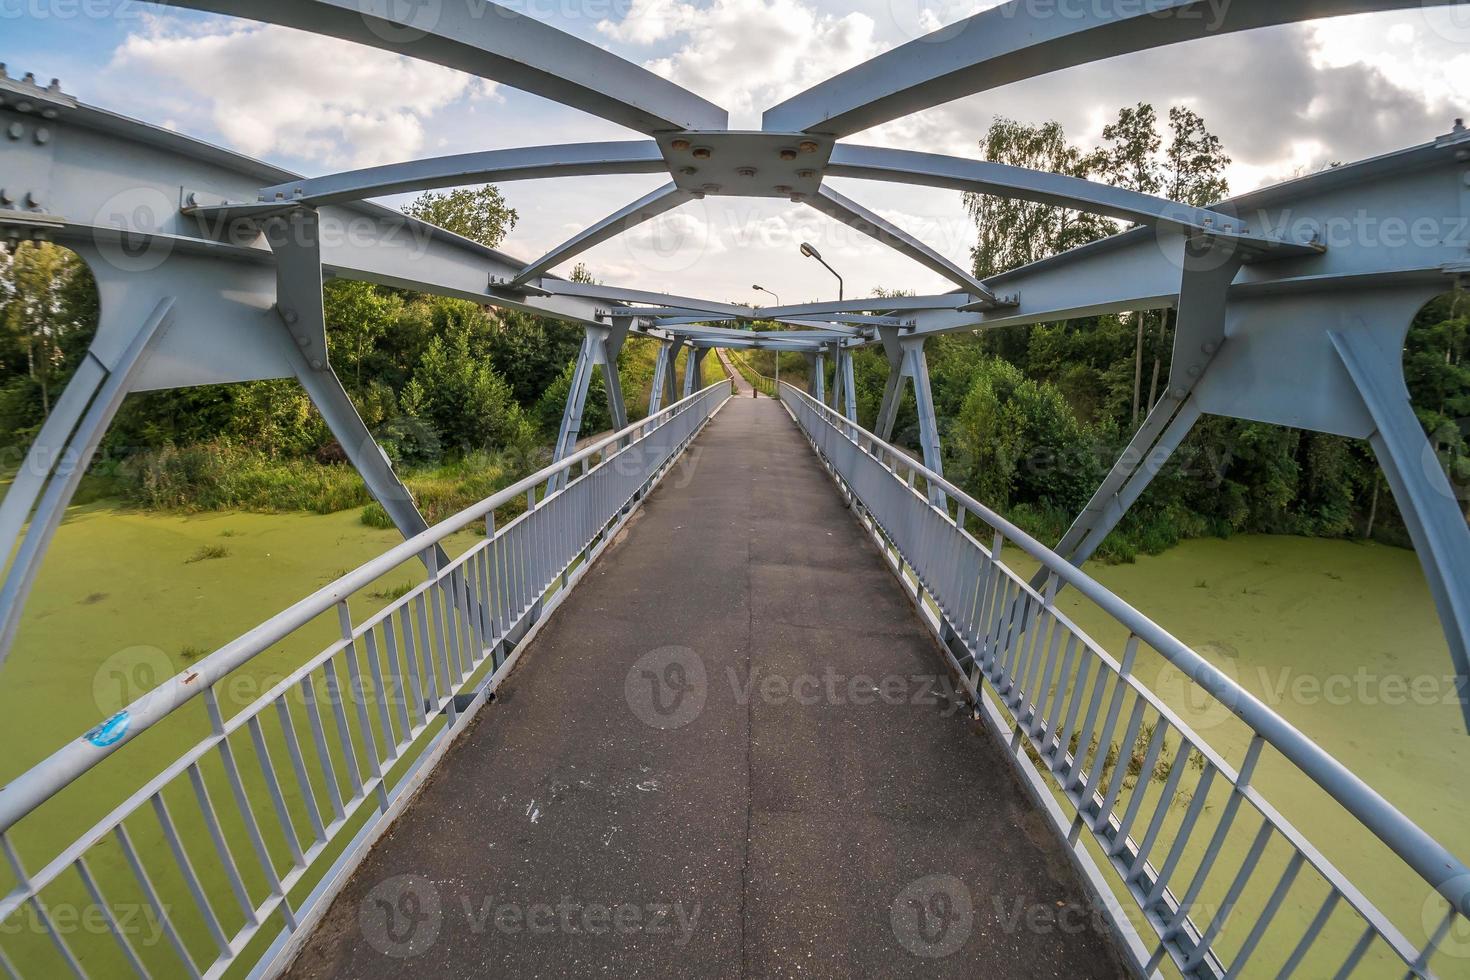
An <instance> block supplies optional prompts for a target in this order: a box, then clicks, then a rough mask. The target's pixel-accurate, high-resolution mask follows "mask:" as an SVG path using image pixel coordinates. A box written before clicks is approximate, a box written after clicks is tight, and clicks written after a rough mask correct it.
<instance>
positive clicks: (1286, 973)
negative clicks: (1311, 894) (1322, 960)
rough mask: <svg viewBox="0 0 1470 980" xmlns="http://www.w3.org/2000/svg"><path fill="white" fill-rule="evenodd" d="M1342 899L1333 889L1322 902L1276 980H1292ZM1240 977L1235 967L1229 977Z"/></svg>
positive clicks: (1339, 893)
mask: <svg viewBox="0 0 1470 980" xmlns="http://www.w3.org/2000/svg"><path fill="white" fill-rule="evenodd" d="M1341 898H1342V892H1339V891H1338V890H1337V889H1336V888H1333V889H1332V891H1330V892H1328V893H1327V897H1326V898H1325V899H1323V900H1322V904H1321V906H1319V907H1318V909H1317V914H1316V915H1314V916H1312V921H1311V922H1310V923H1308V924H1307V930H1306V932H1304V933H1302V938H1301V941H1300V942H1298V943H1297V944H1296V946H1295V947H1294V948H1293V949H1292V951H1291V955H1290V956H1288V957H1287V958H1286V962H1285V963H1283V964H1281V969H1280V970H1279V971H1277V973H1276V980H1290V977H1291V976H1292V975H1293V974H1295V973H1296V968H1297V967H1299V966H1301V963H1302V960H1303V959H1305V958H1306V955H1307V952H1308V951H1309V950H1310V949H1311V948H1312V944H1313V943H1315V942H1316V941H1317V936H1318V935H1320V934H1321V932H1322V929H1323V928H1324V927H1325V926H1326V925H1327V920H1328V919H1330V918H1332V913H1333V911H1334V910H1335V909H1336V908H1337V903H1338V900H1339V899H1341ZM1236 959H1239V957H1238V956H1237V957H1236ZM1239 975H1240V973H1239V971H1238V970H1236V969H1235V968H1234V967H1233V966H1232V968H1231V972H1230V973H1228V974H1227V976H1239Z"/></svg>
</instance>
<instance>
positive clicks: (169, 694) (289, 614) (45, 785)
mask: <svg viewBox="0 0 1470 980" xmlns="http://www.w3.org/2000/svg"><path fill="white" fill-rule="evenodd" d="M728 384H730V380H729V379H728V378H726V379H723V380H721V381H717V382H715V383H714V384H712V385H709V386H708V387H706V388H702V389H700V390H699V391H697V392H695V393H694V394H692V395H689V396H688V397H687V398H682V399H680V400H679V401H677V402H674V403H673V404H672V405H670V406H668V407H667V408H664V409H662V410H661V411H659V412H657V413H655V414H654V415H650V416H648V417H646V418H643V419H640V420H638V421H637V422H634V423H632V424H631V425H628V426H626V427H625V428H622V429H619V430H618V431H617V432H614V433H612V434H610V435H608V436H606V437H604V438H602V439H600V440H598V441H597V442H595V443H592V444H591V445H589V446H586V447H585V448H583V449H580V450H578V451H577V452H575V453H572V454H571V455H570V456H567V457H566V458H564V459H561V460H558V461H556V462H554V463H551V464H550V465H548V466H545V467H543V468H542V469H540V470H537V471H536V472H535V473H533V474H531V475H530V476H527V477H524V478H522V479H520V480H518V481H516V482H515V483H513V484H511V485H510V486H508V487H505V488H504V489H502V490H498V491H496V492H495V493H493V494H491V495H490V496H489V497H486V498H485V499H484V500H481V501H479V502H478V503H475V504H471V505H470V506H468V507H466V508H465V509H463V510H461V511H459V512H458V513H456V514H453V515H451V516H450V517H447V518H445V519H444V520H442V521H440V522H439V523H438V524H435V525H434V526H432V527H430V528H429V529H428V530H425V531H423V532H421V533H419V534H416V535H414V536H413V537H412V538H409V539H408V540H406V541H404V542H402V543H401V544H398V545H395V546H394V547H392V548H390V549H389V550H387V551H385V552H383V553H382V554H381V555H378V556H377V557H375V558H371V559H369V560H368V561H366V562H364V563H363V564H361V565H359V566H358V567H357V568H355V569H353V570H351V571H349V572H347V573H346V574H344V575H341V576H339V577H338V578H336V579H335V580H333V581H332V582H330V583H328V584H327V585H325V586H323V587H322V588H320V589H318V590H317V591H315V592H313V593H311V594H310V595H308V596H306V597H305V598H302V599H300V600H298V601H297V602H295V603H293V604H292V605H290V606H288V607H286V608H285V609H283V610H281V611H280V612H278V613H276V614H275V615H274V616H272V617H270V618H269V619H267V620H265V621H264V622H263V623H261V624H259V625H258V626H255V627H253V628H252V629H250V630H248V631H246V632H245V633H242V634H241V635H240V636H238V637H236V638H235V639H233V640H231V641H230V642H228V643H226V644H225V645H224V646H222V647H220V648H219V649H217V650H215V651H214V652H213V653H210V654H209V655H208V656H206V657H204V658H202V659H201V660H199V662H198V663H196V664H194V665H193V666H191V667H189V668H188V669H187V670H184V671H181V672H180V673H179V674H176V675H175V676H174V677H173V678H171V679H170V680H168V681H166V682H164V683H163V684H160V685H159V686H158V687H156V688H154V689H153V690H151V691H149V692H148V693H147V694H144V695H143V696H142V697H140V698H138V699H137V700H135V701H133V702H132V703H131V704H129V705H128V706H127V707H126V708H124V709H123V711H124V712H126V713H127V718H128V726H127V730H126V732H125V734H124V736H123V737H122V738H120V739H118V740H117V741H116V742H113V743H111V744H109V745H94V744H92V743H91V742H88V741H86V740H85V739H84V738H77V739H73V740H72V741H70V742H68V743H66V744H65V745H63V746H62V747H61V748H59V749H57V750H56V751H55V752H53V753H52V754H51V755H49V756H47V757H46V758H45V759H43V760H41V761H40V762H38V763H36V764H35V765H34V766H31V767H30V768H29V769H27V770H26V771H25V772H24V773H22V774H20V775H19V776H17V777H16V778H15V779H14V780H12V781H11V782H10V783H8V784H6V785H4V786H0V833H4V832H5V831H7V830H9V829H10V828H11V827H13V826H14V825H15V824H16V823H17V822H19V821H20V820H22V819H24V818H25V817H26V816H27V815H28V814H30V813H31V812H32V811H34V810H35V809H36V808H37V807H39V806H40V805H41V804H43V803H45V802H46V801H47V800H49V799H50V798H51V797H53V796H55V795H56V794H57V793H58V792H60V791H61V790H62V789H64V788H65V787H66V786H68V785H70V784H71V783H72V782H73V781H74V780H76V779H77V778H78V777H80V776H81V775H83V774H84V773H86V772H87V771H89V770H90V769H92V768H93V767H94V766H96V765H98V764H99V763H101V762H102V760H104V759H106V758H108V757H109V756H111V755H112V754H113V753H114V752H116V751H117V750H118V749H120V748H122V747H123V746H124V745H126V744H128V743H129V742H131V741H133V739H135V738H136V737H137V736H138V735H139V734H140V733H142V732H144V731H146V730H148V729H149V728H151V727H152V726H153V725H154V724H155V723H157V722H158V721H159V720H160V719H162V718H165V717H167V716H168V715H169V714H171V713H172V712H173V711H174V710H175V709H177V708H178V707H179V706H180V705H182V704H184V703H185V702H186V701H190V700H192V699H193V698H195V697H198V696H199V695H200V694H202V693H203V692H204V691H206V690H208V689H209V688H210V687H211V686H213V685H214V684H215V683H217V682H218V681H219V680H221V679H222V678H224V677H226V676H228V675H229V674H230V673H231V672H232V671H234V670H236V669H238V668H239V667H241V666H243V665H244V664H245V663H247V662H249V661H250V660H251V659H252V658H254V657H255V656H257V655H258V654H259V653H260V652H261V651H262V650H265V649H267V648H269V647H270V646H271V645H272V644H274V643H276V642H278V641H280V640H282V639H284V638H285V637H287V636H289V635H290V634H291V633H293V632H295V631H296V630H297V629H299V628H301V627H302V626H304V625H306V624H307V623H309V622H310V621H311V620H313V619H315V618H316V617H317V616H320V615H321V614H323V613H325V612H327V611H328V610H330V609H331V608H332V607H334V606H336V605H337V604H338V603H340V602H342V601H343V600H345V599H347V598H348V597H350V596H351V595H353V594H354V593H355V592H357V591H358V590H359V589H361V588H362V587H363V586H366V585H368V584H370V583H371V582H373V581H374V580H376V579H377V578H379V577H380V576H382V575H383V574H384V573H386V572H389V571H391V570H393V569H394V568H397V567H398V566H399V565H401V564H403V563H404V562H405V561H409V560H411V559H413V558H415V557H416V556H418V555H420V554H422V553H423V552H425V551H426V550H428V549H429V548H432V547H434V546H435V545H437V544H438V543H439V542H440V541H442V540H443V539H444V538H446V537H448V536H449V535H451V534H453V533H455V532H456V531H460V530H462V529H464V528H465V527H468V526H469V525H470V524H473V523H474V522H475V521H478V520H480V519H482V518H484V516H485V515H486V514H488V513H490V512H491V511H494V510H496V509H497V508H500V507H504V506H505V505H507V504H509V503H511V502H512V501H514V500H515V499H516V498H517V497H519V496H521V495H523V494H525V493H527V492H529V491H531V490H534V489H535V488H536V487H538V486H541V485H543V484H545V483H546V482H547V481H548V480H550V479H551V477H553V476H555V475H557V474H560V473H563V472H567V471H569V470H571V469H572V468H573V467H575V466H580V465H581V464H582V463H583V461H584V460H587V459H589V458H591V457H592V456H595V455H597V454H599V453H600V452H602V451H603V450H604V449H606V448H607V447H608V446H612V445H615V444H616V443H618V442H619V441H621V440H622V439H625V438H627V437H628V436H630V435H633V434H634V433H640V430H645V429H648V427H649V423H651V422H654V421H655V420H662V421H659V422H658V424H657V425H655V426H653V428H654V429H657V428H659V427H660V426H661V425H662V424H663V422H666V421H668V420H669V419H671V418H673V417H674V416H675V415H677V414H679V413H681V412H683V411H685V410H686V409H688V408H689V407H690V406H692V405H693V403H694V402H695V401H696V400H697V399H699V398H701V397H703V396H704V395H706V394H708V393H709V392H711V391H713V390H714V389H715V388H718V387H720V386H721V385H728ZM646 434H647V433H646V432H641V433H640V434H639V435H638V437H637V439H635V440H634V441H633V442H631V443H630V444H629V445H627V446H624V447H622V448H621V449H619V450H618V452H617V453H613V454H611V456H609V457H606V458H612V456H616V455H618V454H620V453H622V452H626V451H628V450H630V449H632V448H633V446H635V445H637V444H638V439H641V438H643V436H644V435H646ZM563 492H565V488H562V489H558V490H557V491H555V492H553V493H551V494H548V495H547V498H546V499H551V498H552V497H555V496H557V495H559V494H561V493H563ZM446 570H447V569H445V570H441V572H443V571H446Z"/></svg>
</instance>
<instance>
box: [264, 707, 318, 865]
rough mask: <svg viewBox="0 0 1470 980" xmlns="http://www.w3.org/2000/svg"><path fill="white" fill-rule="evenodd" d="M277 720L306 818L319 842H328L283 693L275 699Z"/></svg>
mask: <svg viewBox="0 0 1470 980" xmlns="http://www.w3.org/2000/svg"><path fill="white" fill-rule="evenodd" d="M274 703H275V706H276V720H277V721H279V722H280V724H281V734H282V735H283V736H284V738H285V740H286V754H287V755H289V756H290V757H291V770H292V771H293V772H294V773H295V774H296V786H297V788H298V789H300V790H301V802H302V803H303V804H305V806H306V819H307V820H309V821H310V822H311V832H312V834H313V835H314V836H315V838H316V840H317V842H318V843H322V844H325V843H326V842H327V831H326V826H325V825H324V824H323V823H322V812H321V807H319V806H317V802H316V793H315V792H313V791H312V788H311V778H310V777H309V776H308V775H307V773H306V758H305V757H304V756H303V755H302V754H301V743H300V742H299V741H297V739H296V726H295V723H294V722H292V720H291V710H290V708H289V707H288V706H287V704H286V695H285V694H284V693H283V694H282V695H281V696H280V697H278V698H276V700H275V702H274Z"/></svg>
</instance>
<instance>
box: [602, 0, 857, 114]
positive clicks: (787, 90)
mask: <svg viewBox="0 0 1470 980" xmlns="http://www.w3.org/2000/svg"><path fill="white" fill-rule="evenodd" d="M598 27H599V30H601V31H602V32H603V33H604V34H606V35H607V36H609V37H611V38H613V39H615V40H619V41H625V42H630V43H634V44H651V43H654V42H657V41H670V40H678V41H681V42H682V45H681V46H680V47H678V48H677V50H675V51H673V52H672V53H669V54H667V55H665V56H662V57H658V58H654V59H653V60H651V61H648V62H647V63H646V67H648V68H649V69H650V70H652V71H654V72H656V73H658V74H660V75H662V76H664V77H665V78H668V79H670V80H671V81H674V82H676V83H678V84H680V85H683V86H684V87H686V88H689V89H692V90H693V91H695V92H697V93H698V94H700V95H702V96H704V97H705V98H707V99H710V100H711V101H713V102H715V103H717V104H719V105H721V106H724V107H725V108H726V109H728V110H729V111H730V115H731V126H732V127H733V128H737V129H753V128H758V127H759V123H760V113H761V112H762V111H764V110H765V109H766V108H768V107H769V106H772V105H775V104H776V103H777V102H780V101H781V100H782V99H783V98H785V97H786V96H788V95H792V94H795V93H796V92H799V91H801V90H802V89H804V88H807V87H809V86H811V85H814V84H816V83H817V82H819V81H822V80H823V79H825V78H828V77H830V76H832V75H835V74H837V73H838V72H841V71H844V70H846V69H848V68H850V67H852V66H853V65H855V64H857V63H859V62H861V61H866V60H867V59H869V58H871V57H873V56H874V55H876V54H878V53H880V52H881V51H882V50H883V49H884V47H886V45H884V44H882V43H880V42H879V41H878V40H876V38H875V33H874V28H875V24H874V22H873V19H872V18H871V17H869V16H867V15H866V14H861V13H831V14H829V13H821V12H819V11H818V10H817V9H816V8H815V7H814V6H812V5H810V4H807V3H803V2H801V0H714V2H712V3H711V4H710V5H709V6H707V7H702V8H701V7H695V6H693V5H692V4H687V3H680V2H678V0H634V2H633V4H632V6H631V7H630V8H629V10H628V14H627V16H625V17H624V18H623V19H622V20H621V21H618V22H616V23H614V22H611V21H604V22H603V23H602V24H600V25H598Z"/></svg>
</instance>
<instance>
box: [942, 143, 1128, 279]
mask: <svg viewBox="0 0 1470 980" xmlns="http://www.w3.org/2000/svg"><path fill="white" fill-rule="evenodd" d="M980 149H981V152H982V155H983V157H984V158H985V159H986V160H990V161H993V162H995V163H1005V164H1010V165H1012V166H1016V167H1027V168H1029V169H1032V170H1046V171H1050V172H1051V173H1057V174H1066V175H1067V176H1069V177H1083V178H1091V177H1093V176H1095V175H1096V174H1097V173H1098V172H1099V171H1100V170H1101V169H1102V167H1103V164H1104V162H1105V161H1104V158H1103V156H1102V154H1100V153H1098V152H1095V151H1094V152H1084V151H1083V150H1082V149H1080V148H1079V147H1076V146H1073V145H1072V144H1071V143H1069V142H1067V134H1066V133H1065V132H1064V131H1063V129H1062V126H1061V124H1060V123H1058V122H1055V121H1052V122H1047V123H1043V124H1041V125H1040V126H1030V125H1027V124H1026V123H1022V122H1017V121H1016V120H1014V119H1005V118H998V119H996V120H995V122H994V123H992V124H991V126H990V130H989V131H988V132H987V133H986V134H985V139H984V140H982V141H981V143H980ZM965 209H966V210H967V211H968V212H969V214H970V217H971V218H972V219H973V220H974V222H975V227H976V230H977V231H978V232H979V240H978V241H977V242H976V244H975V247H974V248H973V249H971V252H970V254H971V257H972V258H973V260H974V271H975V275H976V276H977V277H979V278H981V279H984V278H986V277H988V276H993V275H996V274H998V273H1001V272H1006V271H1009V270H1011V269H1015V268H1018V267H1020V266H1023V265H1026V264H1027V263H1029V262H1035V261H1036V260H1038V259H1044V258H1046V257H1047V256H1049V255H1055V254H1057V253H1058V252H1064V251H1066V250H1067V249H1069V248H1074V247H1076V246H1078V245H1083V244H1086V243H1087V242H1090V241H1094V240H1096V239H1099V238H1102V237H1104V236H1106V235H1110V234H1112V233H1113V232H1114V231H1116V230H1117V226H1116V225H1115V224H1114V223H1113V221H1112V220H1111V219H1109V218H1104V217H1101V216H1099V215H1095V214H1086V213H1084V212H1080V211H1074V210H1072V209H1070V208H1064V207H1059V206H1057V205H1051V204H1038V203H1035V202H1033V201H1020V200H1012V199H1009V198H1001V197H993V196H990V195H986V194H969V193H967V194H966V195H965Z"/></svg>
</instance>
